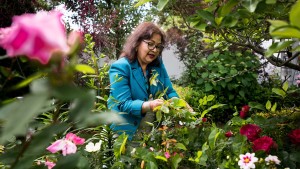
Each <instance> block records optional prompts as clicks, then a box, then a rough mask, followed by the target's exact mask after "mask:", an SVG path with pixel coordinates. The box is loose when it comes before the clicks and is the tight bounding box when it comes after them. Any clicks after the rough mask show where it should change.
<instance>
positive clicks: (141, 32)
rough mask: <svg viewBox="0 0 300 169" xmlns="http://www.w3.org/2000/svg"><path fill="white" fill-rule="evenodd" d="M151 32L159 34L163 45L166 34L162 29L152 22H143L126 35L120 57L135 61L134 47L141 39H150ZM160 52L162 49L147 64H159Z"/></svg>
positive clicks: (135, 52)
mask: <svg viewBox="0 0 300 169" xmlns="http://www.w3.org/2000/svg"><path fill="white" fill-rule="evenodd" d="M153 34H159V35H160V36H161V44H162V45H165V43H166V35H165V33H164V31H162V30H161V29H160V28H159V27H158V26H157V25H155V24H154V23H152V22H143V23H141V24H140V25H138V26H137V27H136V28H135V30H134V31H133V33H132V34H131V35H129V36H128V38H127V40H126V42H125V44H124V47H123V50H122V52H121V55H120V57H126V58H128V59H129V60H130V61H131V62H132V61H135V60H136V59H137V51H136V48H137V47H138V46H139V45H140V43H141V42H142V41H143V40H149V39H151V37H152V36H153ZM161 53H162V50H161V51H160V53H159V56H158V57H157V58H156V59H155V60H154V61H153V62H151V63H150V64H149V65H150V66H158V65H160V60H161Z"/></svg>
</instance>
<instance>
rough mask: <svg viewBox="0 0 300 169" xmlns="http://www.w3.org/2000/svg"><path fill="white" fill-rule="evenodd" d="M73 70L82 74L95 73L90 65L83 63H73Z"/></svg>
mask: <svg viewBox="0 0 300 169" xmlns="http://www.w3.org/2000/svg"><path fill="white" fill-rule="evenodd" d="M75 70H77V71H78V72H81V73H84V74H95V70H94V69H93V68H92V67H91V66H89V65H85V64H77V65H75Z"/></svg>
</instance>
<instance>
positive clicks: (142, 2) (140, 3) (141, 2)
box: [134, 0, 152, 8]
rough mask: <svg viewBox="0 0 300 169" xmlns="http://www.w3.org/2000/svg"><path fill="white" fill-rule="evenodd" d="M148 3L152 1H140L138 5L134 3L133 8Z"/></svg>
mask: <svg viewBox="0 0 300 169" xmlns="http://www.w3.org/2000/svg"><path fill="white" fill-rule="evenodd" d="M150 1H152V0H140V1H139V2H138V3H136V4H135V5H134V7H135V8H137V7H139V6H141V5H144V4H145V3H147V2H150Z"/></svg>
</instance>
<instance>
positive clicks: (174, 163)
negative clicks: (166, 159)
mask: <svg viewBox="0 0 300 169" xmlns="http://www.w3.org/2000/svg"><path fill="white" fill-rule="evenodd" d="M170 160H171V164H172V168H174V169H176V168H178V164H179V163H180V161H181V160H182V158H181V157H180V155H179V154H176V155H175V156H173V157H171V159H170Z"/></svg>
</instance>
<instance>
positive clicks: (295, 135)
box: [288, 129, 300, 145]
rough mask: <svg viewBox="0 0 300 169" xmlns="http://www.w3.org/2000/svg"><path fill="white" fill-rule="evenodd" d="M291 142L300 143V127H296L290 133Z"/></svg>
mask: <svg viewBox="0 0 300 169" xmlns="http://www.w3.org/2000/svg"><path fill="white" fill-rule="evenodd" d="M288 136H289V138H290V140H291V142H292V143H293V144H296V145H300V129H295V130H293V131H291V132H290V133H289V134H288Z"/></svg>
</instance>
